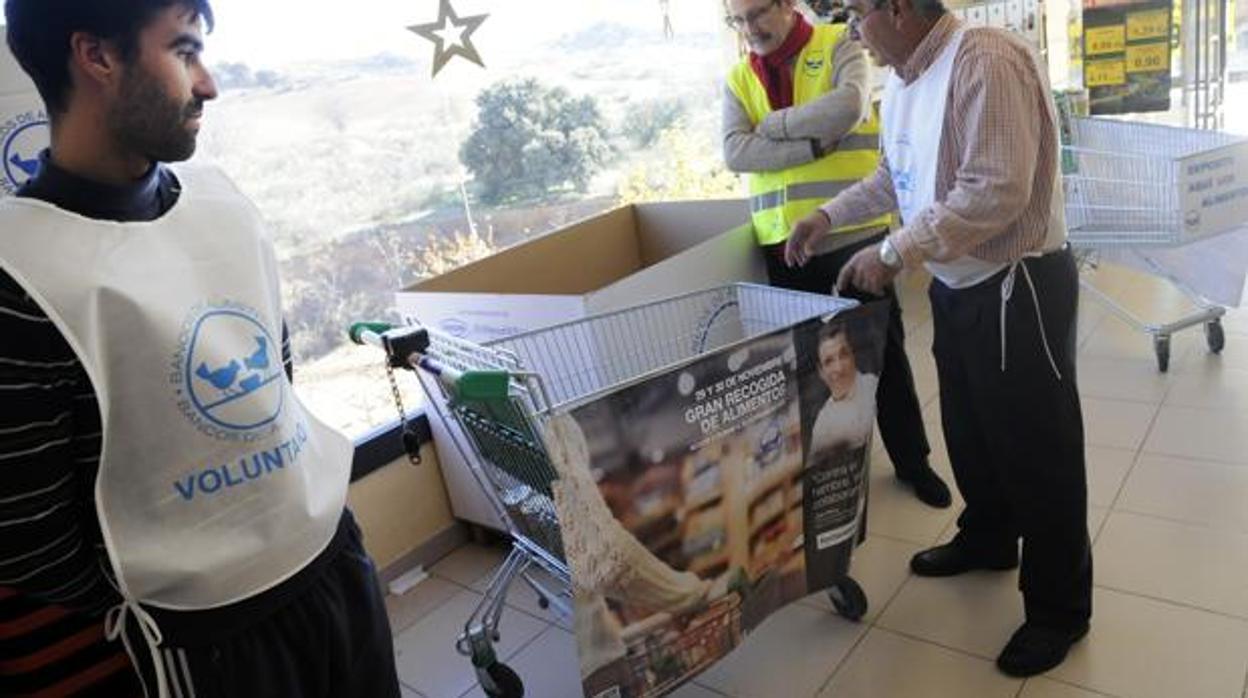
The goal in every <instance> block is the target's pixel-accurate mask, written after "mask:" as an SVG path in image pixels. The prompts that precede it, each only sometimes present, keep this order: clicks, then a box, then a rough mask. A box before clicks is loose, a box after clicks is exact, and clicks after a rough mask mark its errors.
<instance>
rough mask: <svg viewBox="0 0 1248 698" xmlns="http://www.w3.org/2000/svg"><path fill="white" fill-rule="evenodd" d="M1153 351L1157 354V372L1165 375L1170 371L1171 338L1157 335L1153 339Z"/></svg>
mask: <svg viewBox="0 0 1248 698" xmlns="http://www.w3.org/2000/svg"><path fill="white" fill-rule="evenodd" d="M1153 351H1155V352H1156V353H1157V370H1158V371H1161V372H1162V373H1165V372H1166V371H1168V370H1170V337H1169V335H1157V336H1156V337H1154V338H1153Z"/></svg>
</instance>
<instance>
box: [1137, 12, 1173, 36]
mask: <svg viewBox="0 0 1248 698" xmlns="http://www.w3.org/2000/svg"><path fill="white" fill-rule="evenodd" d="M1169 36H1170V11H1169V10H1149V11H1147V12H1132V13H1130V14H1128V15H1127V38H1128V39H1129V40H1131V41H1139V40H1140V39H1157V38H1160V37H1169Z"/></svg>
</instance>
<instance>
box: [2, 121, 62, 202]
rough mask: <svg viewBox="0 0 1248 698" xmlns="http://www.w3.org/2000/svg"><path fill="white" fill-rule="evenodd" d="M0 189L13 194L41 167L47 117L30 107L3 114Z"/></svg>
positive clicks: (47, 138)
mask: <svg viewBox="0 0 1248 698" xmlns="http://www.w3.org/2000/svg"><path fill="white" fill-rule="evenodd" d="M0 119H2V121H0V157H3V160H2V161H0V192H3V193H4V194H12V193H13V192H15V191H17V189H18V187H21V186H22V185H23V184H25V183H26V182H27V181H28V180H29V179H30V178H31V177H34V176H35V173H36V172H37V171H38V170H39V153H40V151H42V150H43V149H44V148H46V147H48V141H49V139H50V137H51V131H50V130H49V128H48V117H47V115H46V114H44V113H43V112H42V111H37V110H31V111H26V112H22V113H20V114H15V115H11V116H10V115H0Z"/></svg>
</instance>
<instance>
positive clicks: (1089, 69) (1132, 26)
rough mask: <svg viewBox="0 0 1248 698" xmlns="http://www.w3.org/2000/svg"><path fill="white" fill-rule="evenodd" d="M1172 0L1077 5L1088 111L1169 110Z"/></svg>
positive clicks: (1129, 111)
mask: <svg viewBox="0 0 1248 698" xmlns="http://www.w3.org/2000/svg"><path fill="white" fill-rule="evenodd" d="M1173 10H1174V4H1173V2H1170V1H1169V0H1166V1H1164V2H1157V1H1156V0H1145V1H1144V2H1125V3H1123V2H1115V3H1110V4H1107V3H1104V2H1089V1H1086V0H1085V3H1084V7H1083V58H1084V60H1083V84H1084V87H1086V88H1087V90H1088V102H1089V108H1090V111H1091V113H1092V114H1093V115H1098V114H1131V113H1137V112H1153V111H1166V110H1168V109H1169V108H1170V65H1171V26H1172V19H1173Z"/></svg>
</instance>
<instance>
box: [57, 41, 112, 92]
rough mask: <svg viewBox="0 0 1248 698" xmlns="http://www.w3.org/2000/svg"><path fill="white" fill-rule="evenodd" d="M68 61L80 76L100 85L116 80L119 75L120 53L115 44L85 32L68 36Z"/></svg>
mask: <svg viewBox="0 0 1248 698" xmlns="http://www.w3.org/2000/svg"><path fill="white" fill-rule="evenodd" d="M69 61H70V64H71V66H72V67H73V69H75V70H71V72H77V73H78V74H80V75H81V76H82V77H84V78H85V79H87V80H90V81H92V82H95V83H97V84H100V85H107V84H110V83H113V82H116V81H117V80H118V79H119V78H120V76H121V68H122V66H121V54H120V53H119V52H118V51H117V48H116V45H115V44H114V43H113V42H111V41H105V40H103V39H101V38H99V37H97V36H95V35H93V34H88V33H87V32H74V33H73V34H72V35H70V37H69Z"/></svg>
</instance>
